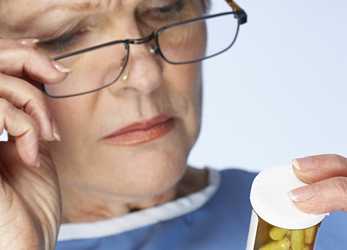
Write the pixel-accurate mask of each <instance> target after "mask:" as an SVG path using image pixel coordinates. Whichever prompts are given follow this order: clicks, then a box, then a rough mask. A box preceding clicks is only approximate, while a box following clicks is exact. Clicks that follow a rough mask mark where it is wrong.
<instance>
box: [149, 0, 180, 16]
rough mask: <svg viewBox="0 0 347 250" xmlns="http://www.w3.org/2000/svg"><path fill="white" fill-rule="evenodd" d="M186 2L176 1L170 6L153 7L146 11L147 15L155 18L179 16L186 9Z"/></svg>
mask: <svg viewBox="0 0 347 250" xmlns="http://www.w3.org/2000/svg"><path fill="white" fill-rule="evenodd" d="M185 1H186V0H176V1H174V2H171V3H169V4H166V5H163V6H160V7H154V6H153V7H152V8H150V9H148V10H147V11H146V15H148V16H151V17H154V18H166V19H167V18H170V17H175V16H177V15H179V14H180V13H181V12H182V11H183V10H184V7H185V4H186V3H185Z"/></svg>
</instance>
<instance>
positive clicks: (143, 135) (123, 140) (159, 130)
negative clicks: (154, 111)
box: [103, 115, 175, 146]
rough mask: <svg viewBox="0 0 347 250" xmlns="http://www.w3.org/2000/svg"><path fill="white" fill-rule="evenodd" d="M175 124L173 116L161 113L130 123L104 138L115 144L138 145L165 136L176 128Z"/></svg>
mask: <svg viewBox="0 0 347 250" xmlns="http://www.w3.org/2000/svg"><path fill="white" fill-rule="evenodd" d="M174 124H175V119H174V118H173V117H169V116H167V115H159V116H156V117H154V118H152V119H149V120H146V121H141V122H136V123H133V124H130V125H128V126H126V127H124V128H121V129H119V130H117V131H115V132H113V133H111V134H110V135H107V136H105V137H104V138H103V139H104V140H106V141H107V142H108V143H111V144H113V145H118V146H137V145H140V144H144V143H148V142H150V141H153V140H156V139H159V138H161V137H163V136H165V135H166V134H168V133H169V132H170V131H171V130H172V129H173V128H174Z"/></svg>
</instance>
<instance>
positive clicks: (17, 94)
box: [0, 73, 56, 141]
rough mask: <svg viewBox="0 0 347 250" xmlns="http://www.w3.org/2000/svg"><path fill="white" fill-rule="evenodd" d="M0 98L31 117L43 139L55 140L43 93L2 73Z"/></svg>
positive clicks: (0, 75)
mask: <svg viewBox="0 0 347 250" xmlns="http://www.w3.org/2000/svg"><path fill="white" fill-rule="evenodd" d="M0 96H1V97H2V98H4V99H6V100H7V101H9V102H10V103H12V104H13V105H14V106H15V107H17V108H19V109H22V110H23V111H24V112H26V113H27V114H28V115H31V116H32V117H33V118H34V119H35V120H36V122H37V124H38V125H39V128H40V134H41V136H42V138H44V139H46V140H49V141H53V140H55V139H56V138H55V135H54V129H53V126H54V125H53V118H52V116H51V114H50V112H49V110H48V108H47V104H46V100H45V96H44V95H43V93H42V92H41V91H40V90H38V89H37V88H35V87H34V86H32V85H30V84H28V83H27V82H26V81H24V80H22V79H19V78H15V77H11V76H8V75H3V74H1V73H0Z"/></svg>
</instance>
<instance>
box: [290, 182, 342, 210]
mask: <svg viewBox="0 0 347 250" xmlns="http://www.w3.org/2000/svg"><path fill="white" fill-rule="evenodd" d="M290 197H291V199H292V200H293V201H294V202H295V204H296V206H297V207H298V208H299V209H301V210H302V211H304V212H306V213H314V214H321V213H330V212H334V211H347V177H334V178H330V179H327V180H323V181H320V182H317V183H314V184H310V185H307V186H304V187H300V188H298V189H295V190H293V191H292V192H291V193H290Z"/></svg>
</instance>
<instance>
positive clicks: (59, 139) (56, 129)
mask: <svg viewBox="0 0 347 250" xmlns="http://www.w3.org/2000/svg"><path fill="white" fill-rule="evenodd" d="M53 136H54V139H55V140H56V141H61V136H60V135H59V132H58V127H57V125H56V123H55V122H53Z"/></svg>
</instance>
